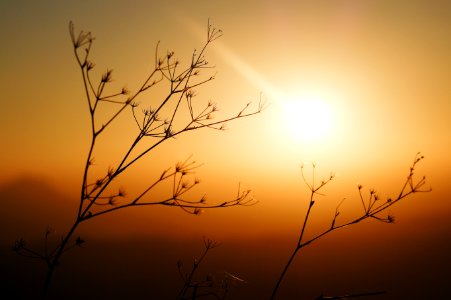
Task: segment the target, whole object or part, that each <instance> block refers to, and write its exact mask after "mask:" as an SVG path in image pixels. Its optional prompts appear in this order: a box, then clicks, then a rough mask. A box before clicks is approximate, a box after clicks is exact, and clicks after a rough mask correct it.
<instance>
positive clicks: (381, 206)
mask: <svg viewBox="0 0 451 300" xmlns="http://www.w3.org/2000/svg"><path fill="white" fill-rule="evenodd" d="M423 158H424V157H423V156H422V155H421V154H420V153H417V154H416V155H415V158H414V161H413V163H412V165H411V167H410V169H409V174H408V176H407V179H406V181H405V182H404V184H403V186H402V188H401V191H400V192H399V194H398V195H397V196H396V197H394V198H388V199H385V200H382V199H380V197H379V194H378V193H377V192H376V191H375V190H374V189H370V190H369V193H368V196H367V198H366V200H365V197H364V196H363V195H362V188H363V187H362V185H360V184H359V185H358V186H357V188H358V191H359V198H360V201H361V203H362V210H363V211H362V214H361V215H360V216H358V217H356V218H355V219H353V220H351V221H347V222H343V223H342V224H338V223H337V219H338V217H339V215H340V210H339V209H340V206H341V204H342V203H343V201H344V200H342V201H341V202H340V203H339V204H338V205H337V207H336V208H335V213H334V216H333V218H332V221H331V224H330V227H329V228H328V229H326V230H324V231H322V232H320V233H318V234H316V235H314V236H313V237H311V238H309V239H307V240H305V239H304V233H305V229H306V228H307V225H308V221H309V217H310V214H311V211H312V209H313V207H314V205H315V203H316V201H317V200H316V198H317V196H319V195H322V194H321V193H320V191H321V190H322V189H323V188H324V187H325V186H326V185H327V184H328V183H330V182H331V181H332V180H333V179H334V177H335V175H334V174H333V173H331V174H330V176H329V178H326V179H322V180H321V181H320V182H319V183H318V182H317V181H316V180H315V168H316V166H315V164H312V175H311V176H312V178H311V182H309V181H308V180H307V178H306V176H305V173H304V165H302V166H301V174H302V179H303V181H304V183H305V185H306V186H307V188H308V189H309V191H310V200H309V204H308V208H307V213H306V214H305V217H304V220H303V222H302V226H301V232H300V234H299V238H298V241H297V243H296V246H295V247H294V249H293V251H292V253H291V256H290V257H289V259H288V262H287V264H286V265H285V267H284V268H283V270H282V273H281V274H280V276H279V278H278V280H277V282H276V284H275V286H274V289H273V291H272V294H271V298H270V299H271V300H272V299H275V298H276V295H277V292H278V290H279V287H280V284H281V283H282V281H283V280H284V278H285V275H286V273H287V271H288V269H289V268H290V266H291V263H292V262H293V259H294V258H295V257H296V255H297V254H298V252H299V251H300V250H301V249H303V248H304V247H306V246H308V245H310V244H311V243H313V242H315V241H316V240H318V239H320V238H321V237H323V236H325V235H327V234H329V233H332V232H333V231H335V230H338V229H342V228H345V227H348V226H351V225H355V224H358V223H360V222H362V221H364V220H366V219H374V220H377V221H381V222H384V223H393V222H394V221H395V218H394V217H393V215H391V214H386V215H383V213H385V212H386V211H387V209H388V208H390V207H392V206H393V205H394V204H396V203H398V202H399V201H401V200H402V199H404V198H406V197H408V196H411V195H413V194H415V193H420V192H429V191H431V189H430V188H429V189H422V188H423V187H424V185H425V184H426V177H424V176H423V177H422V178H420V179H419V180H415V179H414V171H415V167H416V166H417V164H418V163H419V162H420V161H421V160H422V159H423ZM383 293H385V292H384V291H381V292H370V293H363V294H353V295H346V296H324V295H320V296H319V297H318V298H317V299H348V298H357V297H363V296H373V295H379V294H383Z"/></svg>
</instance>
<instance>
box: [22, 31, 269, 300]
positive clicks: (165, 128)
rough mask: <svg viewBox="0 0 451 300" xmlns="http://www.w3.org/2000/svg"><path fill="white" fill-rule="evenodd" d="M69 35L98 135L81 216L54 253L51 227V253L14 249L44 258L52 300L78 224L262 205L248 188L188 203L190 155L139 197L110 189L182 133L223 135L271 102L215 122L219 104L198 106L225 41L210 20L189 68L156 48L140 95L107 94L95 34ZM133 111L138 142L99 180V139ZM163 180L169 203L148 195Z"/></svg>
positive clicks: (76, 242)
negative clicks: (94, 56)
mask: <svg viewBox="0 0 451 300" xmlns="http://www.w3.org/2000/svg"><path fill="white" fill-rule="evenodd" d="M69 32H70V37H71V40H72V45H73V49H74V54H75V58H76V61H77V63H78V66H79V68H80V71H81V75H82V80H83V86H84V92H85V96H86V101H87V107H88V111H89V115H90V131H91V142H90V146H89V150H88V155H87V158H86V163H85V166H84V172H83V179H82V184H81V194H80V202H79V206H78V211H77V214H76V217H75V221H74V222H73V224H72V226H71V227H70V228H69V230H68V231H67V233H66V234H65V235H64V236H63V237H62V238H61V240H60V241H59V242H58V244H57V245H56V246H55V247H54V248H53V249H48V248H49V246H48V237H49V235H50V233H51V231H50V230H47V231H46V233H45V238H44V242H45V250H44V252H43V253H39V252H38V251H35V250H33V249H32V248H30V247H28V246H27V244H26V243H25V241H24V240H22V239H21V240H18V241H16V243H15V245H14V251H16V252H17V253H19V254H20V255H23V256H27V257H31V258H36V259H41V260H43V261H45V262H46V264H47V268H48V271H47V275H46V278H45V281H44V286H43V291H42V296H43V298H46V295H47V294H48V289H49V286H50V283H51V281H52V276H53V274H54V270H55V267H56V266H57V265H58V264H59V262H60V259H61V256H62V254H63V253H65V252H66V251H68V250H69V249H72V248H74V247H79V246H82V245H83V244H84V243H85V241H84V240H83V239H82V238H81V237H75V238H74V236H75V233H76V230H77V228H78V226H79V225H80V224H81V223H83V222H85V221H87V220H90V219H92V218H94V217H97V216H100V215H103V214H106V213H110V212H113V211H116V210H119V209H123V208H127V207H138V206H150V205H164V206H173V207H178V208H181V209H183V210H184V211H185V212H188V213H191V214H195V215H197V214H200V213H201V212H202V210H203V209H207V208H224V207H230V206H238V205H242V206H246V205H252V204H254V203H255V202H256V201H255V200H254V199H253V198H252V197H250V191H249V190H244V191H243V190H241V189H240V188H239V187H238V192H237V194H236V196H235V197H234V198H232V199H230V200H226V201H222V202H219V203H214V204H209V203H208V202H207V200H206V197H205V196H204V197H201V198H200V199H194V200H191V199H188V198H186V194H187V193H188V192H189V191H191V190H192V189H193V188H194V187H195V186H197V185H198V184H199V183H200V180H199V179H197V178H194V179H193V178H192V175H193V172H194V170H195V169H196V168H197V167H199V165H198V164H197V163H196V162H195V161H193V160H191V159H190V158H189V159H187V160H186V161H184V162H180V163H177V164H176V165H175V166H174V167H173V168H169V169H167V170H164V171H163V172H162V173H161V175H160V176H159V177H158V178H157V179H156V180H154V181H153V182H150V183H149V184H148V186H147V188H145V189H144V190H143V191H142V192H141V193H140V194H139V195H138V196H136V197H130V198H129V197H127V194H126V192H125V190H124V189H123V188H119V189H118V190H116V191H114V192H111V188H112V187H111V185H112V183H113V182H114V183H117V180H118V176H119V175H121V174H123V173H124V172H125V171H126V170H128V169H129V168H130V167H131V166H132V165H135V164H136V163H138V162H139V161H140V159H141V158H142V157H144V156H146V155H148V154H149V153H150V152H151V151H152V150H154V149H155V148H156V147H158V146H160V145H161V144H163V143H164V142H165V141H168V140H170V139H172V138H174V137H176V136H178V135H180V134H182V133H186V132H191V131H195V130H198V129H201V128H211V129H217V130H224V129H225V124H226V123H227V122H229V121H232V120H236V119H240V118H244V117H248V116H251V115H255V114H258V113H260V112H261V111H262V110H263V108H264V103H263V102H262V101H261V100H260V103H259V105H258V107H257V108H256V109H255V110H253V111H248V108H249V106H250V103H248V104H247V105H245V106H244V108H243V109H241V110H240V111H239V112H238V113H237V114H235V115H232V116H230V117H227V118H223V119H219V120H215V119H214V116H215V114H216V113H217V111H218V107H217V105H216V104H215V103H213V102H211V101H210V102H208V103H207V104H206V105H205V106H204V107H203V108H201V109H198V108H197V106H198V104H196V102H195V101H194V99H195V96H196V91H195V88H198V87H200V86H202V85H204V84H206V83H208V82H210V81H212V80H213V79H214V76H210V75H208V76H207V77H206V78H203V77H202V76H201V72H202V71H205V70H206V69H210V68H213V67H212V66H210V65H209V63H208V62H207V60H206V59H205V56H204V55H205V51H206V49H207V47H208V46H209V45H210V44H211V43H212V42H213V41H215V40H216V39H218V38H219V37H221V35H222V31H221V30H218V29H216V28H214V27H212V26H211V25H210V23H208V29H207V40H206V42H205V44H204V45H203V46H202V47H201V49H200V51H197V50H194V52H193V54H192V56H191V58H190V61H189V64H188V66H186V67H182V64H181V63H180V61H179V60H177V59H175V56H174V52H167V53H166V54H165V55H163V56H160V54H159V51H158V44H157V47H156V50H155V61H154V68H153V70H152V71H151V72H150V74H149V75H148V76H147V77H146V78H145V79H144V80H143V82H142V84H141V85H140V87H139V88H138V89H137V90H136V91H134V92H131V91H129V90H128V89H127V88H125V87H124V88H122V89H120V90H118V91H116V92H112V93H108V92H107V90H108V87H109V84H110V83H111V82H112V70H109V69H107V70H106V71H105V72H104V73H103V75H102V76H101V78H100V80H99V81H98V83H97V84H95V83H94V80H93V78H92V70H93V68H94V67H95V64H94V63H93V62H92V61H91V60H90V54H91V47H92V44H93V41H94V37H93V36H92V35H91V33H90V32H83V31H81V32H79V33H78V34H77V33H76V32H75V30H74V25H73V23H72V22H70V24H69ZM163 84H166V85H165V86H164V87H165V88H166V91H165V94H164V95H163V96H162V97H161V98H160V99H161V101H159V102H153V104H152V106H149V107H145V108H142V109H141V111H139V110H138V107H140V105H139V104H138V102H137V100H138V98H139V97H140V96H143V95H144V94H145V93H147V92H149V91H150V90H152V88H153V87H155V86H157V85H163ZM153 101H155V100H153ZM105 105H109V106H111V105H112V106H114V107H116V108H115V109H113V112H112V113H111V114H110V115H109V116H108V117H107V118H106V120H104V121H103V122H101V121H100V120H99V119H100V117H99V114H100V112H101V113H102V114H104V115H105V114H108V113H109V112H111V107H108V109H107V110H104V109H105ZM127 111H130V113H131V115H132V118H133V121H134V122H135V123H136V127H137V133H136V136H135V138H134V140H133V141H132V142H131V144H130V146H129V147H128V150H126V151H125V152H124V153H123V154H122V157H121V158H120V159H119V161H118V162H117V163H116V164H115V165H113V166H112V167H109V168H108V170H107V171H106V172H105V173H104V175H103V176H100V177H97V178H95V177H94V178H92V177H93V176H94V175H92V169H93V165H94V150H95V148H96V146H97V143H98V142H99V137H100V136H103V135H104V134H105V133H106V131H105V130H106V129H107V128H109V127H110V125H111V124H112V123H113V122H114V121H116V120H117V119H118V116H120V115H123V114H124V113H126V112H127ZM183 112H184V114H183ZM138 146H139V147H138ZM164 182H171V183H172V193H171V195H170V196H168V197H167V198H164V199H154V198H149V197H148V194H149V192H150V191H151V190H153V189H155V188H156V187H157V186H159V185H161V184H162V183H164ZM208 247H209V248H208V249H211V247H213V244H208ZM207 251H208V250H207ZM194 271H195V270H194ZM189 284H191V283H189Z"/></svg>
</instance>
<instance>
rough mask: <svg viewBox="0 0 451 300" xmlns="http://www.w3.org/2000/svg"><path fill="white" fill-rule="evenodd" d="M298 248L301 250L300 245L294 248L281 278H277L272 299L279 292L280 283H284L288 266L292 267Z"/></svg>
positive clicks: (271, 299)
mask: <svg viewBox="0 0 451 300" xmlns="http://www.w3.org/2000/svg"><path fill="white" fill-rule="evenodd" d="M298 250H299V247H298V246H296V248H295V249H294V251H293V253H292V254H291V257H290V259H289V260H288V262H287V264H286V265H285V268H284V269H283V271H282V274H280V277H279V279H278V280H277V284H276V286H275V287H274V289H273V291H272V294H271V298H270V300H273V299H275V297H276V294H277V291H278V289H279V286H280V284H281V283H282V280H283V278H284V277H285V274H286V273H287V271H288V268H289V267H290V265H291V262H292V261H293V259H294V257H295V256H296V253H297V252H298Z"/></svg>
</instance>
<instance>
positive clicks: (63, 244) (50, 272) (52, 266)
mask: <svg viewBox="0 0 451 300" xmlns="http://www.w3.org/2000/svg"><path fill="white" fill-rule="evenodd" d="M80 222H81V221H80V219H79V218H77V220H76V221H75V222H74V224H73V225H72V227H71V228H70V230H69V232H68V233H67V235H66V236H65V238H64V239H63V240H62V242H61V244H60V246H59V247H58V251H57V252H56V253H55V256H53V258H52V259H51V260H50V261H49V263H48V269H47V275H46V276H45V281H44V286H43V289H42V299H46V298H47V296H48V292H49V288H50V283H51V281H52V278H53V273H54V271H55V268H56V267H57V266H58V264H59V258H60V257H61V255H62V254H63V253H64V250H65V248H66V246H67V243H68V242H69V241H70V239H71V237H72V235H73V234H74V232H75V229H76V228H77V227H78V224H80Z"/></svg>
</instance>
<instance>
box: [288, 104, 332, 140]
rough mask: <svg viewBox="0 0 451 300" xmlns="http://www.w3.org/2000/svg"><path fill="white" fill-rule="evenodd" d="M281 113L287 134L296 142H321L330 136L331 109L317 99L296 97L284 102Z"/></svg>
mask: <svg viewBox="0 0 451 300" xmlns="http://www.w3.org/2000/svg"><path fill="white" fill-rule="evenodd" d="M283 113H284V120H285V122H286V126H287V127H288V128H287V129H288V132H289V133H288V134H289V135H291V137H292V138H294V139H296V140H298V141H302V142H314V141H322V140H324V139H326V138H327V137H328V135H329V134H330V131H331V126H332V111H331V107H330V105H329V104H328V103H327V102H326V101H324V100H323V99H321V98H319V97H312V96H308V97H296V98H293V99H291V100H287V101H284V103H283Z"/></svg>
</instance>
